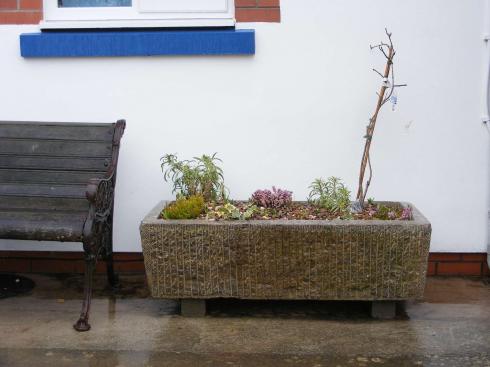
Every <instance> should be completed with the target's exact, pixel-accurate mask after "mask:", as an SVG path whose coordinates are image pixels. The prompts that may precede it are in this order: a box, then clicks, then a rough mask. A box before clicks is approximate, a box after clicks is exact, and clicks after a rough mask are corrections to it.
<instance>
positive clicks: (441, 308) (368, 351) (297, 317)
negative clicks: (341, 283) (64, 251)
mask: <svg viewBox="0 0 490 367" xmlns="http://www.w3.org/2000/svg"><path fill="white" fill-rule="evenodd" d="M32 277H33V278H34V280H35V281H36V283H37V284H38V286H37V288H36V289H35V290H34V291H33V292H32V293H31V294H28V295H24V296H20V297H15V298H8V299H4V300H0V366H12V367H15V366H40V367H43V366H70V367H71V366H90V367H99V366H100V367H102V366H104V367H109V366H265V367H267V366H316V367H320V366H334V367H337V366H341V367H344V366H390V367H391V366H393V367H395V366H458V367H459V366H490V286H488V285H487V284H485V283H484V282H483V281H482V280H475V279H463V278H449V279H447V278H430V279H429V280H428V284H427V288H426V294H425V300H424V301H423V302H417V303H407V304H405V305H402V306H403V307H400V309H399V310H398V317H397V319H395V320H392V321H377V320H372V319H370V318H369V304H367V303H362V302H302V301H301V302H278V301H268V302H263V301H239V300H214V301H212V302H210V303H209V315H208V316H207V317H205V318H201V319H186V318H182V317H181V316H179V315H178V313H179V305H178V302H175V301H171V300H154V299H151V298H149V295H148V292H147V289H146V287H145V284H144V277H142V276H125V277H123V278H122V285H123V287H122V288H121V289H120V290H118V291H117V292H115V293H113V292H111V291H109V290H107V289H105V279H104V278H103V277H98V278H97V282H96V288H97V290H96V292H95V299H94V302H93V310H92V317H91V323H92V330H91V331H90V332H88V333H76V332H75V331H74V330H73V329H72V328H71V324H72V323H73V322H74V321H75V319H76V316H77V314H78V311H79V307H80V299H81V295H82V278H81V277H80V276H63V277H48V276H41V275H36V276H32Z"/></svg>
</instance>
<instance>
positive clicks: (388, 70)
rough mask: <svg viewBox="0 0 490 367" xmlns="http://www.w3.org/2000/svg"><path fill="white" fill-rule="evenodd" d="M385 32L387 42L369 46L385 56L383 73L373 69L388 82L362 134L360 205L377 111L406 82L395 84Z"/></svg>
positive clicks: (365, 190)
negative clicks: (363, 141)
mask: <svg viewBox="0 0 490 367" xmlns="http://www.w3.org/2000/svg"><path fill="white" fill-rule="evenodd" d="M385 33H386V37H387V38H388V43H385V42H383V41H381V42H380V43H379V44H377V45H374V46H370V47H371V50H373V49H375V48H377V49H378V50H379V51H380V52H381V53H382V54H383V56H384V57H385V59H386V65H385V70H384V74H383V73H381V72H379V71H378V70H376V69H373V70H374V72H376V74H378V75H379V76H380V77H382V78H383V80H385V81H386V80H389V81H390V82H389V83H383V85H382V86H381V87H380V91H379V92H377V93H376V95H377V96H378V102H377V104H376V109H375V111H374V113H373V115H372V117H371V118H370V119H369V124H368V126H367V127H366V134H365V135H364V138H365V139H366V141H365V144H364V151H363V155H362V160H361V169H360V172H359V187H358V190H357V202H358V203H359V204H360V205H361V207H362V206H363V204H364V200H365V199H366V196H367V193H368V189H369V186H370V184H371V180H372V177H373V170H372V166H371V157H370V154H369V153H370V148H371V142H372V139H373V134H374V128H375V127H376V121H377V119H378V115H379V112H380V111H381V109H382V107H383V106H384V105H385V104H386V103H387V102H388V101H389V100H390V98H391V97H392V96H393V93H394V91H395V88H399V87H405V86H406V84H396V83H395V68H394V63H393V60H394V57H395V54H396V51H395V48H394V46H393V40H392V38H391V35H392V34H391V33H390V32H388V29H386V28H385ZM366 169H369V177H368V179H367V180H366V182H364V175H365V173H366Z"/></svg>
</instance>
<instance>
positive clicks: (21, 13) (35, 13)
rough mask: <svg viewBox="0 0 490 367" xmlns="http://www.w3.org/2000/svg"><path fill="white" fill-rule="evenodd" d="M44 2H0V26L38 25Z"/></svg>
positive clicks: (11, 0)
mask: <svg viewBox="0 0 490 367" xmlns="http://www.w3.org/2000/svg"><path fill="white" fill-rule="evenodd" d="M41 9H42V0H0V24H37V23H39V21H40V20H41V19H42V17H43V13H42V10H41Z"/></svg>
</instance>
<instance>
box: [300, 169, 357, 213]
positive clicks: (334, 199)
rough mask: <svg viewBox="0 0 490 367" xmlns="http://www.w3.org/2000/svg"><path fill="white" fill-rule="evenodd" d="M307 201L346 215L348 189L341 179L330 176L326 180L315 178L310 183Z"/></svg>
mask: <svg viewBox="0 0 490 367" xmlns="http://www.w3.org/2000/svg"><path fill="white" fill-rule="evenodd" d="M310 189H311V191H310V195H309V196H308V201H309V202H310V203H313V204H314V205H317V206H320V207H323V208H325V209H327V210H329V211H331V212H332V213H338V214H340V215H347V214H348V213H349V212H350V211H349V208H350V204H351V202H350V191H349V189H348V188H347V186H345V185H344V183H343V182H342V180H341V179H340V178H337V177H330V178H328V179H327V180H324V179H322V178H317V179H316V180H315V181H313V182H312V183H311V185H310Z"/></svg>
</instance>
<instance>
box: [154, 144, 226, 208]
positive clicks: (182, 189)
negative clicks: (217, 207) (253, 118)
mask: <svg viewBox="0 0 490 367" xmlns="http://www.w3.org/2000/svg"><path fill="white" fill-rule="evenodd" d="M161 162H162V163H161V167H162V171H163V172H164V175H163V178H164V179H165V181H166V182H168V181H172V184H173V187H172V192H173V193H174V194H176V195H177V197H190V196H192V195H201V196H202V197H203V198H204V201H205V202H212V201H214V202H220V201H225V200H226V187H225V184H224V178H223V170H222V168H221V167H219V165H218V162H221V159H219V158H218V157H217V156H216V153H214V154H213V155H212V156H208V155H205V154H204V155H202V156H201V157H194V158H193V159H191V160H182V161H181V160H179V159H178V158H177V156H176V155H175V154H166V155H164V156H163V157H162V158H161Z"/></svg>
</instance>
